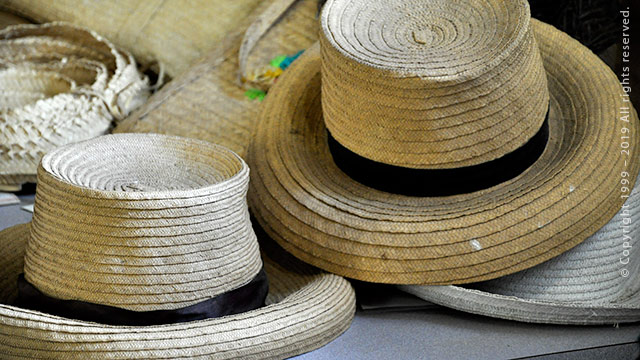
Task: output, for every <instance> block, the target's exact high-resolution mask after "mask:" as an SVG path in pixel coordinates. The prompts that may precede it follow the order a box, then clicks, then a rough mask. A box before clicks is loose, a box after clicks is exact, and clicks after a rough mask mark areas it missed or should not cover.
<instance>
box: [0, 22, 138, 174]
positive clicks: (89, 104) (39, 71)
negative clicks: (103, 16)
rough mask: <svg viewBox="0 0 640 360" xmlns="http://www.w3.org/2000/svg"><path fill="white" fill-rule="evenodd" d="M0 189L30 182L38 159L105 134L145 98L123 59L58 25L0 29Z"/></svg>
mask: <svg viewBox="0 0 640 360" xmlns="http://www.w3.org/2000/svg"><path fill="white" fill-rule="evenodd" d="M0 84H1V85H2V89H3V91H2V95H1V96H0V185H4V186H9V187H16V185H18V186H19V185H20V184H22V183H24V182H28V181H29V182H34V181H35V179H36V169H37V166H38V163H39V161H40V158H41V157H42V155H43V154H44V153H46V152H48V151H50V150H52V149H54V148H56V147H57V146H60V145H64V144H67V143H72V142H76V141H80V140H85V139H89V138H93V137H96V136H99V135H102V134H105V133H106V132H107V131H108V130H109V129H110V128H111V126H112V125H113V122H114V120H120V119H122V118H123V117H124V116H126V115H127V114H128V113H129V112H131V110H133V109H134V108H136V107H138V106H140V105H141V104H142V103H144V102H145V101H146V99H147V97H148V95H149V91H148V80H147V78H146V77H143V76H142V75H140V74H139V73H138V70H137V68H136V64H135V61H134V59H133V58H132V57H131V55H130V54H128V53H125V52H122V51H120V50H117V49H115V48H114V47H113V45H111V43H109V42H108V41H106V40H104V39H103V38H102V37H100V36H99V35H97V34H95V33H93V32H91V31H89V30H86V29H83V28H78V27H75V26H71V25H69V24H64V23H50V24H44V25H16V26H11V27H8V28H6V29H4V30H2V31H0Z"/></svg>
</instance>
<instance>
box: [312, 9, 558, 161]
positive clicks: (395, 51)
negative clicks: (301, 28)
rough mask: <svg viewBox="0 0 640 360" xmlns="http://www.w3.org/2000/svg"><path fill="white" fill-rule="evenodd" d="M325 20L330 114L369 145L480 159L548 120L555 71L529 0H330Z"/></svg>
mask: <svg viewBox="0 0 640 360" xmlns="http://www.w3.org/2000/svg"><path fill="white" fill-rule="evenodd" d="M321 22H322V31H321V36H320V42H321V48H322V104H323V115H324V119H325V124H326V126H327V129H328V130H329V132H330V133H331V135H332V136H333V137H334V138H335V139H336V140H337V141H338V142H339V143H340V144H341V145H343V146H344V147H346V148H347V149H349V150H351V151H352V152H354V153H356V154H358V155H360V156H362V157H365V158H367V159H370V160H374V161H378V162H381V163H385V164H391V165H396V166H402V167H409V168H424V169H429V168H433V169H439V168H440V169H442V168H458V167H464V166H471V165H477V164H481V163H485V162H488V161H491V160H494V159H497V158H500V157H502V156H504V155H506V154H508V153H510V152H513V151H514V150H516V149H518V148H520V147H521V146H523V145H524V144H525V143H527V141H529V140H530V139H531V138H532V137H533V136H534V135H535V134H536V133H537V132H538V131H539V130H540V128H541V126H542V124H543V122H544V119H545V115H546V112H547V109H548V101H549V95H548V90H547V82H546V74H545V71H544V68H543V65H542V61H541V58H540V54H539V51H538V48H537V45H536V42H535V39H534V37H533V34H532V31H531V28H530V12H529V6H528V3H527V2H526V1H525V0H508V1H504V0H485V1H480V0H458V1H451V0H446V1H445V0H428V1H400V0H374V1H361V0H329V1H328V2H327V3H326V5H325V7H324V10H323V13H322V17H321Z"/></svg>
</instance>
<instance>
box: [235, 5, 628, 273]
mask: <svg viewBox="0 0 640 360" xmlns="http://www.w3.org/2000/svg"><path fill="white" fill-rule="evenodd" d="M321 22H322V32H321V40H320V44H319V45H318V46H314V47H313V48H311V49H308V50H307V51H306V52H305V54H304V55H303V56H302V57H301V58H300V59H298V60H297V61H296V62H295V63H294V64H293V65H292V67H291V68H290V69H288V70H287V72H285V74H284V75H283V76H282V78H281V79H280V80H279V81H278V83H277V84H276V85H275V86H274V87H273V88H272V89H271V90H270V92H269V95H268V96H267V98H266V99H265V102H264V104H263V107H262V114H261V118H260V119H259V123H258V126H257V129H256V132H255V133H254V137H253V139H252V140H253V141H252V144H251V147H250V151H249V158H248V161H249V163H250V164H251V166H252V170H253V172H252V178H251V184H252V185H251V188H250V190H249V202H250V206H251V207H252V211H253V212H254V215H255V216H256V218H257V220H258V221H259V222H260V223H261V224H262V225H263V227H265V228H266V229H268V232H269V235H271V237H272V238H274V239H275V240H276V241H277V242H278V243H279V244H280V245H281V246H282V247H283V248H285V249H286V250H287V251H289V252H291V253H292V254H294V255H295V256H296V257H298V258H300V259H302V260H304V261H306V262H308V263H310V264H313V265H315V266H318V267H320V268H323V269H325V270H327V271H330V272H333V273H336V274H340V275H343V276H347V277H352V278H356V279H359V280H365V281H372V282H384V283H396V284H442V285H444V284H455V283H469V282H478V281H483V280H489V279H493V278H497V277H500V276H504V275H507V274H511V273H514V272H517V271H520V270H523V269H527V268H530V267H532V266H534V265H537V264H539V263H541V262H543V261H546V260H549V259H551V258H553V257H555V256H557V255H559V254H562V253H563V252H565V251H567V250H569V249H570V248H572V247H574V246H576V245H577V244H579V243H581V242H582V241H584V240H585V239H587V238H588V237H589V236H591V235H593V234H594V233H595V232H596V231H597V230H598V229H600V228H602V226H604V225H605V224H606V223H607V222H609V220H611V218H612V217H613V216H614V215H615V214H616V213H617V212H618V211H619V210H620V208H621V206H622V204H623V201H624V199H623V198H621V195H625V194H626V195H628V194H629V188H626V191H627V192H626V193H624V192H621V188H622V189H624V187H621V174H625V175H626V177H625V181H627V182H630V183H633V182H634V181H635V178H636V176H637V174H638V165H639V164H640V160H639V159H638V150H639V149H638V145H639V143H638V142H639V141H640V134H638V129H637V126H638V124H637V121H638V119H637V115H636V113H635V111H634V110H633V109H632V107H631V105H630V103H628V102H624V97H621V96H620V95H621V94H622V88H621V86H620V84H619V83H618V80H617V78H616V76H615V75H614V74H613V72H611V70H610V69H609V68H608V67H607V66H606V65H605V64H604V63H603V62H602V61H600V60H599V59H598V58H597V56H595V55H594V54H593V53H591V52H590V51H589V50H588V49H586V48H585V47H583V46H582V45H581V44H580V43H578V42H577V41H575V40H573V39H571V38H570V37H569V36H567V35H566V34H564V33H562V32H561V31H559V30H557V29H555V28H553V27H551V26H549V25H546V24H544V23H541V22H539V21H536V20H534V19H530V16H529V7H528V4H527V2H526V1H524V0H510V1H501V0H500V1H498V0H494V1H482V2H481V1H472V0H467V1H456V2H450V1H444V0H443V1H436V0H434V1H399V0H386V1H375V2H367V1H356V0H352V1H349V0H330V1H328V2H327V3H326V4H325V6H324V9H323V12H322V15H321ZM321 95H322V96H321ZM547 109H548V111H547ZM621 109H626V110H625V111H626V114H625V116H624V120H626V121H621V120H622V118H621V117H620V116H621V115H620V113H619V111H621ZM327 129H328V130H329V131H327Z"/></svg>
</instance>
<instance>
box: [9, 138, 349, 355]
mask: <svg viewBox="0 0 640 360" xmlns="http://www.w3.org/2000/svg"><path fill="white" fill-rule="evenodd" d="M149 153H152V154H153V157H149V156H148V154H149ZM38 177H39V179H38V188H37V191H36V200H35V209H34V210H35V211H34V217H33V220H32V222H31V223H30V224H23V225H18V226H15V227H12V228H9V229H6V230H4V231H2V232H0V240H1V241H2V243H3V244H4V246H3V247H2V250H0V251H1V252H2V256H0V259H2V260H1V261H2V266H0V269H2V270H0V272H1V274H0V275H1V276H0V279H2V280H0V302H1V304H0V353H2V354H3V357H4V358H21V357H35V358H43V357H55V358H87V357H100V358H127V359H132V358H136V359H152V358H169V357H172V358H173V357H176V358H177V357H189V358H238V357H239V358H282V357H286V356H291V355H296V354H299V353H302V352H306V351H309V350H311V349H315V348H317V347H319V346H322V345H324V344H326V343H327V342H329V341H330V340H332V339H334V338H335V337H337V336H338V335H339V334H341V333H342V332H343V331H345V330H346V329H347V328H348V326H349V324H350V322H351V319H352V317H353V314H354V310H355V296H354V292H353V289H352V288H351V286H350V285H349V283H348V282H347V281H345V280H344V279H342V278H340V277H338V276H335V275H331V274H326V273H323V272H321V271H319V270H317V269H313V268H311V267H310V266H308V265H305V264H302V263H301V262H299V261H297V260H295V259H288V258H287V256H286V255H282V254H278V253H277V252H276V253H275V257H276V258H277V259H278V261H277V262H275V261H274V260H271V259H270V257H269V256H270V255H269V254H270V253H273V251H274V250H273V247H272V248H271V252H268V253H264V254H262V255H263V257H264V262H263V261H262V260H261V253H260V250H259V246H258V242H257V237H256V233H255V232H254V231H253V229H252V226H251V222H250V219H249V212H248V208H247V202H246V192H247V187H248V181H249V168H248V167H247V165H246V163H245V162H244V161H243V160H242V159H241V158H240V157H239V156H238V155H237V154H235V153H233V152H231V151H230V150H228V149H226V148H223V147H221V146H217V145H213V144H209V143H205V142H202V141H198V140H194V139H186V138H179V137H169V136H164V135H153V134H118V135H106V136H103V137H99V138H96V139H91V140H88V141H84V142H80V143H76V144H73V145H68V146H63V147H60V148H58V149H56V150H54V151H52V152H50V153H48V154H47V155H46V156H45V157H44V158H43V159H42V165H41V167H40V168H39V173H38ZM271 256H274V255H271ZM263 264H264V268H265V270H266V273H267V276H268V280H269V283H270V289H269V294H268V297H267V305H266V306H265V307H261V308H258V309H256V310H252V311H248V312H243V313H240V314H237V315H229V316H225V317H221V318H215V319H206V320H200V321H191V322H184V323H178V324H166V325H160V326H109V325H102V324H98V323H92V322H86V321H80V320H73V319H67V318H62V317H59V316H53V315H48V314H45V313H41V312H38V311H33V310H25V309H21V308H19V307H17V306H13V305H11V304H12V301H13V300H14V299H15V297H16V278H17V276H18V274H19V273H21V272H22V271H23V269H24V274H25V278H26V279H27V280H28V281H29V282H30V283H32V284H33V285H34V286H35V287H36V288H37V289H39V290H40V291H42V292H43V293H45V294H46V295H48V296H51V297H54V298H58V299H75V300H81V301H85V302H90V303H94V304H103V305H109V306H114V307H118V308H124V309H129V310H134V311H151V310H161V309H165V310H166V309H177V308H182V307H185V306H188V305H190V304H194V303H198V302H201V301H203V300H206V299H209V298H211V297H214V296H216V295H217V294H221V293H224V292H227V291H230V290H233V289H237V288H239V287H241V286H243V285H244V284H246V283H248V282H249V281H250V280H251V279H252V278H253V277H254V276H255V275H256V274H257V273H258V272H259V270H260V268H261V267H262V266H263Z"/></svg>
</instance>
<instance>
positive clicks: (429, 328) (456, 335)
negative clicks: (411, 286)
mask: <svg viewBox="0 0 640 360" xmlns="http://www.w3.org/2000/svg"><path fill="white" fill-rule="evenodd" d="M19 197H20V200H21V202H22V203H21V204H20V205H9V206H2V207H0V229H4V228H7V227H9V226H12V225H16V224H21V223H25V222H28V221H29V220H31V213H29V212H27V211H24V210H22V209H21V206H22V205H26V204H32V203H33V201H34V196H33V194H30V193H22V194H20V195H19ZM0 246H1V244H0ZM356 285H357V286H356V289H357V294H358V297H357V299H358V310H357V311H356V316H355V319H354V320H353V323H352V324H351V327H350V328H349V329H348V330H347V331H346V332H345V333H344V334H342V335H341V336H340V337H338V338H337V339H336V340H334V341H333V342H331V343H329V344H327V345H326V346H324V347H322V348H320V349H318V350H315V351H312V352H309V353H307V354H303V355H300V356H298V357H297V359H304V360H314V359H332V360H333V359H368V360H370V359H395V360H401V359H516V358H535V359H545V360H558V359H581V360H582V359H599V360H618V359H620V360H630V359H640V343H639V337H640V324H637V323H636V324H621V325H619V326H618V327H614V326H559V325H540V324H525V323H520V322H516V321H507V320H500V319H493V318H489V317H484V316H477V315H471V314H467V313H463V312H459V311H455V310H450V309H446V308H443V307H438V306H435V305H430V304H427V303H425V302H421V300H418V299H416V298H414V297H412V296H410V295H407V294H403V293H401V292H399V291H398V290H397V289H396V288H394V287H393V286H389V285H373V284H368V285H367V284H362V283H358V284H356ZM389 303H391V304H395V306H389V305H388V304H389ZM372 304H373V305H372ZM398 304H401V306H398ZM408 304H410V305H408Z"/></svg>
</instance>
